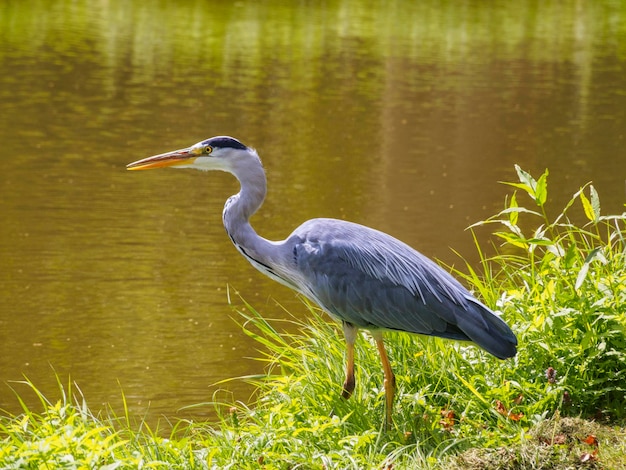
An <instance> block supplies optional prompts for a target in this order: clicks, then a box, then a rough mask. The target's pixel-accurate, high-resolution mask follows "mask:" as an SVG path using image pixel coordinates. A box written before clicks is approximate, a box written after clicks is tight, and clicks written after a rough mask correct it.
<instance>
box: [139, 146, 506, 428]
mask: <svg viewBox="0 0 626 470" xmlns="http://www.w3.org/2000/svg"><path fill="white" fill-rule="evenodd" d="M161 167H173V168H195V169H198V170H205V171H210V170H220V171H225V172H228V173H231V174H232V175H234V177H235V178H236V179H237V180H238V181H239V184H240V191H239V192H238V193H237V194H235V195H233V196H231V197H230V198H228V200H227V201H226V204H225V205H224V210H223V213H222V219H223V223H224V227H225V229H226V233H227V234H228V236H229V237H230V240H231V241H232V243H233V244H234V245H235V247H236V248H237V250H238V251H239V252H240V253H241V254H242V255H243V256H244V257H245V258H246V259H247V260H248V261H249V262H250V263H251V264H252V265H253V266H254V267H255V268H256V269H258V270H259V271H261V272H262V273H263V274H265V275H266V276H269V277H270V278H272V279H274V280H275V281H277V282H279V283H281V284H283V285H285V286H287V287H289V288H291V289H293V290H294V291H296V292H299V293H300V294H302V295H303V296H304V297H306V298H308V299H310V300H311V301H313V302H314V303H316V304H318V305H319V306H320V307H321V308H322V309H323V310H324V311H326V312H327V313H328V314H329V315H330V316H331V317H332V318H334V319H335V320H337V321H339V322H340V323H341V325H342V329H343V333H344V336H345V342H346V359H345V360H346V366H345V377H346V378H345V381H344V383H343V389H342V392H341V396H342V397H344V398H346V399H347V398H350V396H351V395H352V393H353V391H354V388H355V373H354V345H355V341H356V338H357V333H358V331H359V329H364V330H367V331H369V332H370V334H371V336H372V338H373V339H374V341H375V343H376V347H377V349H378V353H379V355H380V359H381V362H382V367H383V377H384V380H383V386H384V392H385V427H386V428H389V427H390V426H391V425H392V409H393V402H394V395H395V392H396V379H395V375H394V372H393V370H392V368H391V364H390V362H389V358H388V356H387V352H386V350H385V345H384V342H383V332H386V331H402V332H409V333H415V334H421V335H430V336H438V337H441V338H447V339H451V340H458V341H469V342H472V343H474V344H476V345H478V346H479V347H481V348H482V349H484V350H485V351H487V352H489V353H490V354H492V355H494V356H495V357H497V358H499V359H506V358H510V357H513V356H515V354H516V352H517V339H516V337H515V334H514V333H513V332H512V331H511V329H510V328H509V326H508V325H507V324H506V323H505V322H504V321H503V320H502V319H501V318H500V317H499V316H498V315H496V314H495V313H494V312H493V311H492V310H490V309H489V308H488V307H486V306H485V305H484V304H483V303H481V302H480V301H479V300H477V299H476V298H475V297H474V296H473V295H472V294H471V293H470V292H469V291H468V290H467V289H466V288H465V287H463V286H462V285H461V283H459V282H458V281H457V280H456V279H455V278H454V277H452V276H451V275H450V274H449V273H448V272H447V271H445V270H444V269H442V268H441V267H440V266H439V265H437V264H436V263H435V262H433V261H431V260H430V259H429V258H427V257H426V256H424V255H422V254H421V253H419V252H418V251H416V250H415V249H413V248H412V247H410V246H409V245H407V244H405V243H404V242H402V241H400V240H398V239H396V238H394V237H392V236H391V235H388V234H386V233H384V232H381V231H378V230H376V229H373V228H370V227H366V226H364V225H359V224H356V223H353V222H348V221H345V220H338V219H331V218H317V219H311V220H308V221H306V222H304V223H303V224H302V225H300V226H299V227H297V228H296V229H295V230H294V231H293V232H292V233H291V235H289V236H288V237H287V238H285V239H284V240H282V241H271V240H267V239H265V238H263V237H261V236H260V235H258V234H257V232H256V231H255V230H254V228H253V227H252V225H251V224H250V217H251V216H252V215H253V214H254V213H255V212H257V210H258V209H259V208H260V207H261V205H262V204H263V201H264V199H265V196H266V192H267V179H266V175H265V170H264V168H263V165H262V163H261V159H260V158H259V155H258V153H257V151H256V150H254V149H253V148H251V147H248V146H246V145H244V144H243V143H241V142H240V141H239V140H237V139H235V138H233V137H228V136H217V137H212V138H210V139H207V140H203V141H201V142H198V143H196V144H194V145H192V146H190V147H188V148H184V149H180V150H174V151H171V152H167V153H162V154H159V155H154V156H151V157H148V158H144V159H141V160H138V161H135V162H133V163H129V164H128V165H127V169H128V170H147V169H151V168H161Z"/></svg>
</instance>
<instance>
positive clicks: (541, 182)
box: [535, 168, 548, 206]
mask: <svg viewBox="0 0 626 470" xmlns="http://www.w3.org/2000/svg"><path fill="white" fill-rule="evenodd" d="M547 199H548V169H547V168H546V171H544V172H543V175H541V176H540V177H539V179H538V180H537V187H536V188H535V201H536V202H537V204H538V205H539V206H543V205H544V204H545V203H546V201H547Z"/></svg>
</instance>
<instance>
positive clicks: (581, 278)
mask: <svg viewBox="0 0 626 470" xmlns="http://www.w3.org/2000/svg"><path fill="white" fill-rule="evenodd" d="M588 272H589V263H584V264H583V266H582V268H580V271H579V272H578V276H577V277H576V284H575V285H574V288H575V289H576V290H578V289H580V286H582V285H583V282H585V278H586V277H587V273H588Z"/></svg>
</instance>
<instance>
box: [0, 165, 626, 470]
mask: <svg viewBox="0 0 626 470" xmlns="http://www.w3.org/2000/svg"><path fill="white" fill-rule="evenodd" d="M517 172H518V176H519V182H515V183H508V184H510V185H511V186H513V187H514V188H515V190H516V192H515V193H513V194H512V195H511V197H510V198H508V199H507V201H506V204H505V208H504V209H503V210H502V211H501V212H500V213H498V214H497V215H495V216H494V217H492V218H490V219H488V220H486V221H483V222H480V223H479V224H477V225H491V224H497V226H498V230H497V231H496V232H495V233H494V234H495V237H496V239H498V240H501V241H502V244H501V245H498V246H495V247H494V248H495V254H494V255H490V256H486V255H485V253H486V251H487V250H486V249H484V248H483V247H482V246H481V245H480V244H479V243H478V242H477V243H476V246H477V249H478V250H479V252H480V253H481V266H480V267H481V271H480V272H478V271H476V270H475V269H474V268H473V267H472V266H470V265H469V264H467V266H466V267H464V268H463V269H464V270H463V271H461V270H457V271H456V274H457V275H459V276H461V277H463V278H464V279H465V281H466V283H467V285H468V286H469V287H470V288H471V289H473V290H474V291H475V292H476V293H477V295H478V296H479V297H482V298H483V299H484V301H485V302H486V303H487V304H489V305H491V306H492V307H494V308H496V309H497V310H499V311H500V313H501V314H502V316H503V318H504V319H505V320H506V321H507V322H508V323H509V324H511V325H512V326H513V329H514V330H515V332H516V334H517V335H518V339H519V353H518V355H517V356H516V358H514V359H512V360H507V361H499V360H497V359H495V358H493V357H491V356H489V355H487V354H486V353H484V352H482V351H480V350H478V349H477V348H475V347H473V346H471V345H464V344H459V343H454V342H450V341H445V340H441V339H437V338H424V337H418V336H414V335H408V334H402V333H390V334H388V336H387V339H386V343H387V347H388V351H389V356H390V359H391V362H392V366H393V367H394V370H395V371H396V374H397V385H398V393H397V399H396V408H395V413H394V419H395V421H394V426H393V428H392V429H391V430H389V431H387V432H384V431H383V429H382V423H383V422H384V389H383V374H382V370H381V366H380V360H379V357H378V354H377V352H376V348H375V346H374V344H372V340H371V338H370V337H369V336H368V335H367V334H364V335H362V336H361V338H360V340H359V341H358V342H357V351H356V364H357V387H356V390H355V393H354V395H353V397H352V398H351V399H350V400H344V399H342V398H340V392H341V383H342V380H343V363H344V353H345V345H344V340H343V337H342V334H341V331H340V328H339V326H338V325H337V324H335V323H332V322H329V321H328V319H327V318H326V316H325V315H324V314H323V313H322V312H320V311H319V310H318V309H317V308H316V307H315V306H313V305H311V304H309V303H306V302H305V303H304V304H303V305H304V308H305V309H306V320H304V321H303V320H297V319H295V318H292V319H290V320H287V323H288V325H283V324H281V322H284V321H286V320H281V321H278V320H268V319H267V317H266V316H265V315H263V314H261V313H259V312H257V311H256V310H255V309H254V308H253V307H252V306H250V305H248V304H244V305H243V307H242V308H240V309H239V313H240V315H241V316H240V318H241V327H242V330H243V332H244V333H245V334H247V335H249V336H250V337H252V338H254V339H255V340H256V341H258V343H259V346H260V350H261V351H262V352H261V353H260V357H259V360H260V361H263V362H264V363H265V365H266V367H265V373H264V374H262V375H259V376H251V377H246V378H243V380H246V381H248V382H251V383H253V384H254V385H255V386H256V387H257V388H258V392H257V397H258V398H257V399H256V401H255V402H254V403H252V404H244V403H232V402H228V401H224V402H219V401H218V400H213V401H212V402H210V403H206V404H200V405H198V406H211V407H213V408H214V409H215V411H216V412H217V416H218V418H217V421H216V422H215V423H213V424H211V423H188V422H181V423H179V424H178V425H177V426H176V427H175V429H174V431H172V434H171V435H170V436H169V438H163V437H161V436H160V432H159V430H158V429H157V430H151V429H150V428H148V427H147V426H146V425H145V423H140V424H139V428H138V429H137V426H136V425H134V424H133V423H132V422H131V418H130V417H129V416H128V413H125V415H124V416H122V417H121V418H119V417H116V416H114V415H112V414H111V413H108V414H107V415H105V416H104V417H102V416H95V415H93V414H92V413H91V412H90V411H89V409H88V407H87V406H86V405H85V403H84V399H83V398H82V396H81V395H80V393H76V392H74V391H73V390H72V387H71V384H69V385H67V386H63V385H62V384H61V383H59V388H60V393H61V399H60V400H59V401H57V402H54V401H51V400H48V399H47V398H46V397H43V395H41V394H40V393H39V392H37V389H36V388H35V387H34V385H33V384H30V383H29V382H27V383H28V384H29V386H31V387H32V388H33V390H35V391H36V393H38V396H39V397H40V400H41V405H42V408H43V409H44V411H43V413H36V412H34V411H32V410H29V409H28V408H27V407H26V406H25V405H23V408H24V410H23V411H24V412H23V414H21V415H19V416H9V415H7V416H0V439H1V440H0V444H1V447H0V468H111V469H112V468H143V467H147V468H162V467H163V468H165V467H167V468H238V469H239V468H285V469H287V468H288V469H295V468H307V469H309V468H320V469H330V468H342V469H343V468H355V469H356V468H359V469H360V468H391V467H393V468H395V469H398V468H434V469H440V468H452V467H454V468H476V469H478V468H485V469H486V468H502V469H504V468H506V469H522V468H576V465H579V464H580V465H583V464H584V466H585V468H589V467H588V466H589V465H596V464H597V465H604V466H605V467H606V468H619V469H626V463H624V459H623V455H624V453H626V433H625V432H624V431H623V430H619V429H617V428H615V429H611V428H602V429H600V428H598V427H595V428H594V427H590V426H591V425H590V424H589V423H588V422H586V421H582V422H580V423H582V424H580V423H579V422H578V421H565V420H564V418H562V417H563V416H567V415H571V416H583V417H594V418H602V419H603V420H613V421H615V420H623V419H624V418H626V416H625V411H624V409H625V408H624V405H623V404H624V398H625V397H624V392H625V387H626V385H625V384H626V377H625V376H624V374H625V373H626V315H625V314H624V310H625V305H626V302H625V301H624V300H625V296H626V294H625V291H626V264H625V262H624V256H625V255H624V253H625V249H626V245H625V243H624V233H625V231H624V223H625V221H626V217H625V216H624V215H621V216H602V215H601V211H600V202H599V196H598V193H597V192H596V191H595V189H594V188H593V187H592V186H591V185H587V186H585V187H584V188H581V189H580V190H579V191H577V192H576V193H575V194H574V195H573V197H572V199H571V200H570V201H569V202H568V203H567V205H566V207H565V208H564V209H563V210H562V211H560V212H559V214H558V216H556V217H555V218H554V219H550V218H549V217H548V216H547V214H548V212H549V211H548V208H547V207H546V202H547V201H548V185H547V177H548V173H547V172H545V173H544V174H543V175H542V176H541V177H540V178H538V179H537V180H535V179H534V178H532V177H531V176H530V175H529V174H528V173H526V172H524V171H523V170H521V169H520V168H517ZM518 196H519V198H520V199H521V197H525V198H527V199H528V201H529V203H530V204H531V208H525V207H523V206H521V205H520V203H519V202H518ZM575 204H576V205H578V206H579V207H581V208H582V211H581V212H582V213H583V214H584V216H585V217H586V218H587V219H588V220H587V221H586V222H585V225H583V226H580V225H577V224H575V223H574V222H573V221H572V220H570V218H569V215H568V212H569V211H570V209H571V208H572V206H574V205H575ZM300 317H302V315H300ZM286 331H287V332H286ZM572 423H578V424H576V425H574V424H572ZM596 426H597V425H596ZM574 428H575V430H574V431H572V429H574ZM596 435H597V437H596ZM590 436H593V439H592V438H591V437H590ZM490 449H499V450H492V451H490ZM563 462H566V463H563ZM565 465H569V466H567V467H566V466H565ZM581 468H582V467H581Z"/></svg>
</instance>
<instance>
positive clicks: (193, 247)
mask: <svg viewBox="0 0 626 470" xmlns="http://www.w3.org/2000/svg"><path fill="white" fill-rule="evenodd" d="M0 70H1V71H2V73H1V74H0V142H1V143H2V145H1V146H0V216H1V223H0V382H2V383H0V408H2V409H5V410H9V411H13V412H17V411H18V410H19V407H18V402H17V400H16V398H15V396H14V394H13V392H12V391H11V388H10V387H13V388H15V389H16V390H17V392H18V393H20V395H22V396H23V397H24V398H25V399H26V400H27V401H29V402H31V403H32V402H33V400H34V398H33V397H32V396H31V395H30V394H29V393H28V391H27V389H26V387H25V386H23V385H20V384H16V383H14V382H13V381H20V380H23V378H24V377H25V376H26V377H28V378H29V379H30V380H32V381H33V382H34V383H35V385H37V386H38V387H39V388H40V389H41V390H42V391H43V392H44V393H47V394H49V395H50V397H51V398H52V399H56V398H55V397H58V392H56V391H55V390H56V389H57V386H56V378H55V374H57V375H58V376H59V378H60V380H61V381H62V382H64V383H66V382H67V381H68V380H73V381H75V382H76V383H77V384H78V386H79V387H80V389H81V390H82V392H83V393H84V395H85V397H86V399H87V402H88V403H89V404H90V406H91V407H92V408H93V409H95V410H98V409H101V408H103V406H104V405H105V404H110V405H111V406H112V407H113V408H114V409H115V410H117V411H118V412H119V410H120V409H121V406H122V405H121V403H122V398H121V397H122V392H123V393H124V394H125V396H126V400H127V402H128V405H129V408H130V412H131V414H133V415H135V416H139V417H141V418H144V417H145V418H146V419H148V420H149V421H154V420H155V419H157V418H158V417H160V416H167V417H169V418H176V417H191V418H196V419H202V418H204V417H205V416H208V415H210V414H211V413H212V408H211V407H210V406H206V407H197V408H193V409H185V410H181V408H182V407H185V406H189V405H193V404H196V403H200V402H207V401H211V400H212V398H213V394H214V393H215V392H216V390H218V389H225V390H228V393H229V394H230V398H232V399H239V400H244V401H245V400H247V399H248V398H249V395H250V392H251V390H250V388H249V387H247V386H246V385H245V384H243V383H241V382H238V381H235V382H228V383H225V384H221V385H215V384H216V383H217V382H219V381H222V380H224V379H227V378H229V377H235V376H241V375H247V374H254V373H258V372H259V371H260V370H261V368H262V364H260V363H259V362H256V361H254V360H251V359H250V358H251V357H258V356H259V355H260V353H259V352H258V351H257V349H258V348H259V346H258V345H256V344H254V343H253V342H252V341H251V340H249V339H248V338H247V337H246V336H245V335H243V334H242V332H241V329H240V326H238V324H237V322H236V320H237V314H236V313H235V311H234V310H233V308H232V306H231V305H229V302H228V297H229V292H230V298H231V299H232V300H233V303H234V304H235V305H241V303H242V302H241V300H240V299H239V298H238V297H237V295H236V294H235V292H238V293H239V294H240V295H241V296H242V298H243V299H245V300H246V301H248V302H249V303H251V304H252V305H253V306H254V307H255V308H256V309H258V310H259V311H260V312H261V313H263V314H264V315H265V316H267V317H271V318H276V317H284V316H285V313H284V312H283V309H282V307H283V306H284V307H285V308H287V309H288V310H289V311H291V312H292V313H293V314H294V315H295V316H299V315H304V312H305V309H304V308H303V306H302V305H301V303H300V300H299V299H298V298H297V296H296V295H295V294H294V293H292V292H291V291H289V290H288V289H286V288H284V287H282V286H280V285H277V284H275V283H274V282H272V281H271V280H269V279H266V278H264V277H263V276H262V275H261V274H260V273H258V272H257V271H256V270H254V269H253V268H252V267H251V266H249V265H248V264H247V262H246V261H245V260H244V259H243V258H242V257H241V256H240V255H239V254H238V253H237V252H236V250H235V249H234V248H233V247H232V246H231V245H230V242H229V240H228V238H227V236H226V235H225V233H224V229H223V227H222V225H221V210H222V206H223V203H224V201H225V199H226V198H227V197H228V196H229V195H231V194H232V193H234V192H236V191H237V190H238V188H237V184H236V181H235V180H234V179H233V178H232V177H231V176H230V175H227V174H221V173H220V174H203V173H200V172H194V171H190V170H187V171H174V170H159V171H156V170H155V171H150V172H135V173H130V172H127V171H126V170H125V165H126V164H127V163H129V162H131V161H134V160H137V159H139V158H143V157H146V156H149V155H152V154H155V153H161V152H165V151H168V150H173V149H176V148H181V147H186V146H188V145H190V144H193V143H195V142H197V141H199V140H202V139H205V138H208V137H210V136H213V135H220V134H226V135H232V136H234V137H236V138H239V139H240V140H242V141H243V142H244V143H246V144H248V145H250V146H252V147H255V148H256V149H257V150H258V151H259V153H260V155H261V158H262V159H263V161H264V164H265V167H266V169H267V173H268V185H269V194H268V198H267V200H266V203H265V205H264V206H263V208H262V209H261V210H260V212H259V213H258V214H257V215H256V216H255V218H254V219H253V224H254V225H255V227H256V228H257V230H258V232H259V233H260V234H262V235H263V236H265V237H266V238H270V239H282V238H284V237H285V236H286V235H287V234H288V233H289V232H290V231H291V230H292V229H293V228H295V227H296V226H297V225H298V224H300V223H301V222H302V221H304V220H306V219H309V218H312V217H320V216H323V217H336V218H344V219H349V220H352V221H356V222H360V223H363V224H367V225H371V226H373V227H376V228H378V229H381V230H384V231H386V232H388V233H391V234H393V235H394V236H396V237H398V238H400V239H401V240H403V241H405V242H407V243H409V244H410V245H412V246H414V247H416V248H418V249H419V250H420V251H422V252H423V253H424V254H426V255H427V256H430V257H433V258H437V259H440V260H442V261H444V262H446V263H455V262H456V263H458V262H459V258H458V257H457V256H456V255H455V254H454V253H453V251H452V249H454V250H457V251H458V252H460V253H461V254H462V255H463V256H464V257H465V258H467V259H468V260H470V262H475V261H476V259H477V256H476V254H475V250H474V248H473V244H472V237H471V235H470V233H469V232H467V231H466V230H465V228H466V227H467V226H468V225H470V224H471V223H473V222H476V221H478V220H481V219H484V218H486V217H488V216H490V215H492V214H494V213H495V212H497V211H498V210H499V209H500V208H502V205H503V201H504V197H505V195H506V194H509V193H510V190H509V189H508V188H507V187H505V186H503V185H501V184H498V181H511V180H513V179H514V178H515V173H514V169H513V165H514V164H515V163H518V164H520V165H521V166H522V167H523V168H525V169H527V170H529V171H530V172H531V173H533V174H535V175H537V176H538V175H539V174H540V173H541V172H543V170H544V169H545V168H549V170H550V177H549V184H550V187H549V189H550V199H551V204H553V207H554V208H555V210H558V209H559V208H560V206H561V205H562V204H564V203H565V202H566V201H567V200H568V199H569V197H570V196H571V195H572V194H573V193H574V192H575V191H576V190H578V189H579V188H580V186H582V185H583V184H585V183H586V182H588V181H593V182H594V185H595V187H596V188H597V189H598V192H599V194H600V197H601V200H602V204H603V206H602V208H603V212H604V213H611V212H612V213H618V212H619V213H621V212H622V211H623V203H624V200H625V199H626V198H625V178H626V152H625V150H624V149H625V148H626V145H625V143H626V140H625V135H626V9H625V8H624V6H623V3H622V2H611V1H598V2H575V1H572V2H568V1H566V2H534V1H527V2H526V1H521V2H490V4H489V5H486V4H484V3H483V2H462V1H459V2H444V3H443V4H442V3H441V2H436V1H426V2H402V1H392V2H362V1H361V2H360V1H355V0H337V1H329V2H294V3H293V5H291V6H285V5H284V2H279V1H276V2H272V1H269V2H255V1H252V0H250V1H245V0H244V1H238V2H227V1H216V2H205V1H200V0H197V1H173V0H172V1H166V0H163V1H158V2H140V1H135V2H128V1H122V0H113V1H107V2H90V1H87V0H74V1H69V0H65V1H64V0H52V1H37V0H29V1H4V2H2V4H0ZM485 236H486V234H485ZM362 347H363V346H362ZM337 366H338V367H341V366H340V365H339V364H338V365H337ZM337 386H338V392H339V386H340V385H339V384H338V385H337ZM224 393H226V392H224Z"/></svg>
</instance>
